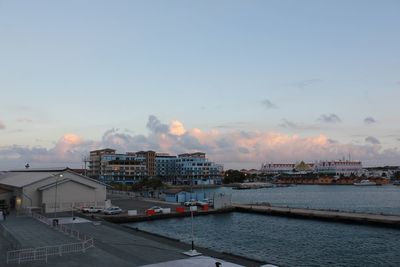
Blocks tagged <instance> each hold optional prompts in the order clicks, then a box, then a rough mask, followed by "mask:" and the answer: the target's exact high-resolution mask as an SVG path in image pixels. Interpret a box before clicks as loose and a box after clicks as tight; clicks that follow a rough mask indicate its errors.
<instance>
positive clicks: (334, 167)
mask: <svg viewBox="0 0 400 267" xmlns="http://www.w3.org/2000/svg"><path fill="white" fill-rule="evenodd" d="M362 170H363V169H362V163H361V161H350V160H332V161H318V162H316V163H315V166H314V172H316V173H322V174H331V175H336V176H351V175H356V176H359V175H361V173H362Z"/></svg>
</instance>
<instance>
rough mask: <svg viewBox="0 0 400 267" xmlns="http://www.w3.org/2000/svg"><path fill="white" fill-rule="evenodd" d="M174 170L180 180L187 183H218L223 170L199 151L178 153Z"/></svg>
mask: <svg viewBox="0 0 400 267" xmlns="http://www.w3.org/2000/svg"><path fill="white" fill-rule="evenodd" d="M176 170H177V176H178V177H179V178H180V180H181V182H183V183H187V184H190V183H191V182H193V184H217V183H218V184H219V183H221V178H222V175H223V171H224V169H223V166H222V165H220V164H216V163H214V162H210V161H208V159H207V158H206V154H205V153H201V152H196V153H190V154H188V153H186V154H180V155H178V158H177V160H176Z"/></svg>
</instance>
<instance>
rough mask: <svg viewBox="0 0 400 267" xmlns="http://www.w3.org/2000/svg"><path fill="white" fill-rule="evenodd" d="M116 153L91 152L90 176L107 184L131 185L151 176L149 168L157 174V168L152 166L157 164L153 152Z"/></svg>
mask: <svg viewBox="0 0 400 267" xmlns="http://www.w3.org/2000/svg"><path fill="white" fill-rule="evenodd" d="M115 152H116V150H114V149H108V148H107V149H101V150H94V151H91V152H90V159H89V170H88V176H90V177H92V178H95V179H99V180H100V181H102V182H105V183H113V182H117V183H125V184H131V183H135V182H137V181H138V180H140V179H142V178H144V177H148V176H149V172H148V169H147V168H148V166H151V167H150V168H151V170H152V172H153V173H154V172H155V167H154V166H152V165H151V164H153V162H155V160H154V158H153V157H152V156H153V151H148V152H144V151H140V152H138V153H133V152H128V153H126V154H117V153H115ZM154 156H155V152H154ZM153 165H154V164H153Z"/></svg>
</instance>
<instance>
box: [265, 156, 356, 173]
mask: <svg viewBox="0 0 400 267" xmlns="http://www.w3.org/2000/svg"><path fill="white" fill-rule="evenodd" d="M260 172H261V173H264V174H283V173H293V172H312V173H317V174H331V175H337V176H345V177H348V176H351V175H356V176H359V175H361V174H362V173H363V166H362V163H361V161H350V160H333V161H317V162H315V163H305V162H303V161H302V162H300V163H296V164H292V163H265V164H263V165H262V166H261V170H260Z"/></svg>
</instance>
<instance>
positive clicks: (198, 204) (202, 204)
mask: <svg viewBox="0 0 400 267" xmlns="http://www.w3.org/2000/svg"><path fill="white" fill-rule="evenodd" d="M205 205H208V202H207V201H197V202H196V206H200V207H202V206H205Z"/></svg>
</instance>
